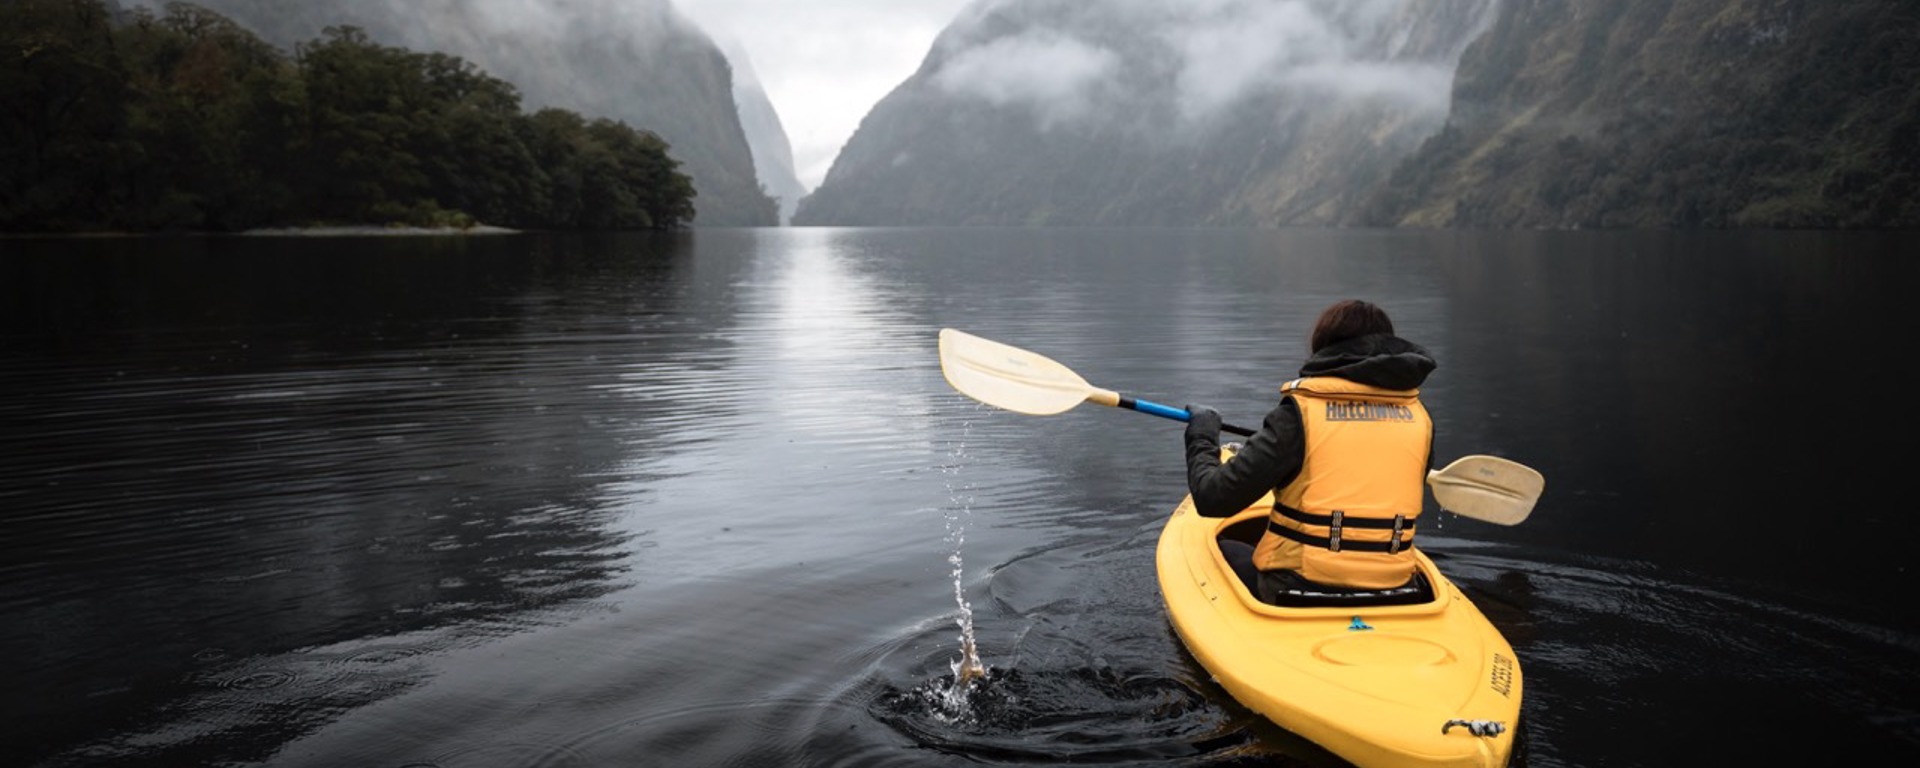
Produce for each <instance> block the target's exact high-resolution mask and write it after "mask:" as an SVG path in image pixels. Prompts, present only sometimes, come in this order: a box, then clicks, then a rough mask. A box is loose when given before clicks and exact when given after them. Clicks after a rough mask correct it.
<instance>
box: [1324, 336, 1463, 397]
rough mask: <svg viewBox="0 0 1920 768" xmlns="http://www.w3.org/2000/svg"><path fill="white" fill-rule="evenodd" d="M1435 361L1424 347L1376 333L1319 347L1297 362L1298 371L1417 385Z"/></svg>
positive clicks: (1399, 386)
mask: <svg viewBox="0 0 1920 768" xmlns="http://www.w3.org/2000/svg"><path fill="white" fill-rule="evenodd" d="M1438 365H1439V364H1438V363H1435V362H1434V360H1433V355H1431V354H1428V352H1427V350H1426V349H1425V348H1424V347H1421V346H1420V345H1418V344H1415V343H1413V342H1411V341H1407V340H1406V339H1402V338H1400V337H1398V336H1393V335H1389V334H1384V333H1376V334H1373V335H1370V336H1359V337H1356V338H1351V339H1347V340H1346V341H1343V342H1340V343H1338V344H1329V345H1327V346H1325V347H1322V348H1321V349H1320V351H1319V352H1315V353H1314V354H1313V357H1311V358H1308V359H1307V362H1306V364H1305V365H1302V366H1300V375H1301V376H1303V377H1304V376H1337V377H1340V378H1342V379H1346V380H1348V381H1351V382H1355V383H1358V384H1365V385H1367V386H1371V387H1380V388H1383V389H1418V388H1419V387H1420V385H1421V384H1422V383H1425V382H1426V380H1427V374H1430V373H1433V369H1434V368H1435V367H1437V366H1438Z"/></svg>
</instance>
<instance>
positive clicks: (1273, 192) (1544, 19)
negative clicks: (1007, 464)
mask: <svg viewBox="0 0 1920 768" xmlns="http://www.w3.org/2000/svg"><path fill="white" fill-rule="evenodd" d="M1456 65H1457V66H1456ZM794 220H795V222H796V223H802V224H838V225H872V226H885V225H916V224H991V225H1009V224H1011V225H1048V224H1070V225H1080V224H1102V225H1106V224H1122V225H1136V224H1151V225H1177V226H1194V225H1210V226H1217V225H1230V226H1267V227H1280V226H1401V227H1514V228H1595V227H1607V228H1648V227H1652V228H1680V227H1739V228H1801V227H1813V228H1868V227H1914V226H1920V2H1915V1H1914V0H1375V1H1373V2H1349V1H1348V0H1260V1H1257V2H1256V1H1255V0H1217V1H1216V2H1209V3H1159V2H1153V3H1143V2H1122V1H1117V2H1113V3H1084V2H1077V1H1076V0H1003V1H1002V2H995V3H982V4H976V5H975V6H973V7H972V9H971V12H970V13H965V14H962V16H961V18H959V19H957V20H956V21H955V22H954V23H953V25H952V26H950V27H949V28H948V29H947V30H946V32H944V33H943V34H942V35H941V37H940V39H939V40H938V41H937V42H936V43H935V46H934V49H933V50H932V51H931V52H930V53H929V54H928V56H927V58H926V60H925V61H924V62H923V64H922V66H921V68H920V70H919V71H918V72H916V73H915V74H914V75H913V76H912V77H911V78H909V79H908V80H907V81H906V82H904V83H902V84H901V85H900V87H898V88H897V89H895V91H894V92H893V93H892V94H890V95H888V96H887V98H886V99H884V100H883V101H881V102H880V103H879V104H878V105H876V106H875V108H874V109H873V111H872V112H871V113H870V114H869V115H868V116H867V118H866V120H865V121H863V122H862V124H861V126H860V129H859V130H858V132H856V133H855V134H854V136H853V138H852V139H851V140H849V141H848V143H847V146H846V148H845V149H844V150H843V151H842V152H841V155H840V157H839V158H838V159H837V160H836V161H835V163H834V166H833V169H832V171H831V172H830V173H829V174H828V175H827V178H826V180H825V182H824V183H823V184H822V185H821V186H820V188H819V189H818V190H816V191H815V192H814V194H812V195H811V196H809V197H808V198H807V199H805V200H803V201H802V203H801V207H800V210H799V211H798V213H797V214H796V215H795V218H794Z"/></svg>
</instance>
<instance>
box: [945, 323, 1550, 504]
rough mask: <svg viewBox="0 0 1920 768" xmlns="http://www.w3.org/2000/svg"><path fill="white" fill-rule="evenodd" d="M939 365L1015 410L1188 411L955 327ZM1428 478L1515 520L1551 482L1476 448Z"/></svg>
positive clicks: (990, 400)
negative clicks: (1097, 382)
mask: <svg viewBox="0 0 1920 768" xmlns="http://www.w3.org/2000/svg"><path fill="white" fill-rule="evenodd" d="M940 371H941V373H943V374H945V375H946V377H947V383H948V384H950V385H952V386H953V388H954V389H956V390H959V391H960V393H961V394H964V395H966V396H968V397H971V398H973V399H975V400H978V401H980V402H982V403H986V404H987V405H991V406H994V407H996V408H1004V409H1006V410H1009V411H1014V412H1016V413H1026V414H1032V415H1036V416H1048V415H1052V414H1056V413H1064V412H1066V411H1069V410H1072V409H1073V408H1074V406H1077V405H1079V404H1081V403H1085V402H1092V403H1098V404H1100V405H1106V406H1113V407H1116V408H1126V409H1128V410H1132V411H1137V412H1140V413H1146V414H1152V415H1154V416H1159V417H1161V418H1167V419H1172V420H1174V421H1187V420H1188V419H1189V418H1191V414H1189V413H1187V411H1186V409H1184V408H1173V407H1169V406H1165V405H1161V404H1159V403H1154V402H1148V401H1146V400H1140V399H1137V398H1132V397H1126V396H1123V395H1121V394H1120V393H1118V392H1115V391H1113V390H1110V389H1101V388H1099V387H1095V386H1093V385H1091V384H1088V383H1087V380H1086V379H1083V378H1081V377H1080V375H1079V374H1077V373H1074V372H1073V371H1072V370H1071V369H1069V368H1067V367H1066V366H1064V365H1061V364H1059V363H1057V362H1054V361H1053V360H1051V359H1049V358H1047V357H1045V356H1042V355H1038V354H1034V353H1032V352H1028V351H1027V350H1024V349H1021V348H1019V347H1013V346H1008V345H1006V344H1002V343H1000V342H997V341H991V340H988V339H983V338H980V337H979V336H975V335H973V334H970V333H966V332H963V331H959V330H955V329H953V328H943V329H941V331H940ZM1220 429H1221V430H1222V431H1225V432H1231V433H1233V434H1236V435H1243V436H1246V435H1252V434H1253V430H1250V429H1247V428H1246V427H1237V426H1234V425H1232V424H1222V425H1220ZM1427 485H1429V486H1431V487H1432V488H1433V498H1434V499H1435V500H1437V501H1439V502H1440V506H1441V508H1443V509H1445V510H1447V511H1449V512H1452V513H1454V514H1456V515H1460V516H1461V517H1470V518H1473V519H1475V520H1485V521H1487V522H1490V523H1496V524H1499V525H1517V524H1519V523H1520V521H1522V520H1525V519H1527V515H1529V514H1531V513H1532V512H1533V505H1534V502H1536V501H1539V499H1540V493H1541V492H1542V491H1543V490H1545V488H1546V478H1544V477H1542V476H1541V475H1540V473H1539V472H1537V471H1534V470H1533V469H1532V468H1530V467H1528V466H1526V465H1524V464H1520V463H1518V462H1515V461H1511V460H1508V459H1503V458H1500V457H1498V456H1480V455H1475V456H1462V457H1460V458H1458V459H1455V460H1454V462H1453V463H1451V464H1448V465H1447V466H1446V467H1444V468H1441V469H1435V470H1430V471H1428V472H1427Z"/></svg>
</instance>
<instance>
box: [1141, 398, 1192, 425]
mask: <svg viewBox="0 0 1920 768" xmlns="http://www.w3.org/2000/svg"><path fill="white" fill-rule="evenodd" d="M1133 409H1134V410H1136V411H1139V412H1141V413H1151V414H1153V415H1155V416H1159V417H1162V418H1167V419H1173V420H1174V421H1186V420H1188V418H1189V417H1190V416H1191V414H1189V413H1187V409H1185V408H1168V407H1167V406H1164V405H1161V404H1159V403H1151V402H1147V401H1145V400H1135V401H1133Z"/></svg>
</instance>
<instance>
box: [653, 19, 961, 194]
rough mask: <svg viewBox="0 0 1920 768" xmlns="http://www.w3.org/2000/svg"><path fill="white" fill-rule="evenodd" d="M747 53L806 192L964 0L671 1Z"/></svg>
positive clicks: (722, 42)
mask: <svg viewBox="0 0 1920 768" xmlns="http://www.w3.org/2000/svg"><path fill="white" fill-rule="evenodd" d="M673 2H674V4H675V5H677V6H678V7H679V8H680V10H681V12H682V13H685V14H686V15H687V16H689V17H691V18H692V19H693V20H694V21H695V22H696V23H698V24H699V25H700V27H701V28H702V29H705V30H706V31H707V34H709V35H711V36H713V38H714V41H715V42H716V43H719V44H720V45H721V46H722V47H723V48H724V47H725V46H726V45H727V42H726V40H727V38H731V39H732V40H733V41H734V42H735V43H737V44H738V45H739V46H740V48H741V49H744V50H745V51H746V52H747V55H748V56H749V57H751V58H752V59H753V69H754V71H755V72H756V73H758V74H759V76H760V84H761V86H762V87H763V88H765V89H766V91H767V98H768V99H769V100H771V101H772V102H773V108H774V109H775V110H777V111H778V112H779V113H780V124H781V126H782V127H784V128H785V129H786V131H787V139H788V140H789V141H790V142H791V143H792V144H793V164H794V170H795V171H796V172H797V173H798V174H799V176H800V183H802V184H805V185H806V186H807V189H808V190H809V191H811V190H812V189H814V188H815V187H818V186H819V185H820V180H821V179H823V178H825V177H826V175H827V169H828V168H829V167H831V166H832V165H833V157H834V155H836V154H839V152H840V147H841V146H842V145H844V144H846V142H847V138H848V137H850V136H852V135H853V130H854V129H855V128H857V127H859V125H860V118H863V117H866V115H867V112H868V110H871V109H872V108H873V105H874V104H875V103H876V102H878V101H880V99H881V98H882V97H884V96H886V95H887V93H888V92H889V91H892V90H893V88H894V86H897V85H899V84H900V83H901V82H902V81H904V80H906V79H907V76H908V75H911V74H913V71H914V70H915V69H916V68H918V67H919V66H920V61H921V59H924V58H926V55H927V49H928V48H929V47H931V46H932V45H933V38H934V36H936V35H938V34H940V30H942V29H945V28H946V26H947V23H948V22H950V21H952V20H953V18H954V16H956V15H958V14H959V12H960V9H961V8H963V7H965V6H966V5H967V4H968V3H969V2H972V0H673Z"/></svg>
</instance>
